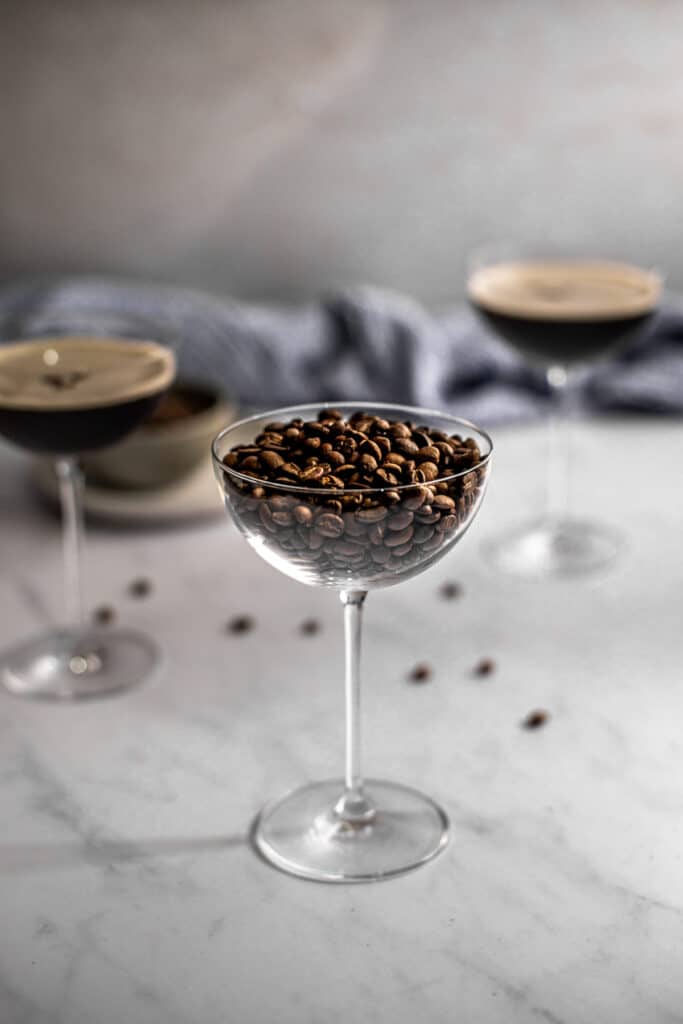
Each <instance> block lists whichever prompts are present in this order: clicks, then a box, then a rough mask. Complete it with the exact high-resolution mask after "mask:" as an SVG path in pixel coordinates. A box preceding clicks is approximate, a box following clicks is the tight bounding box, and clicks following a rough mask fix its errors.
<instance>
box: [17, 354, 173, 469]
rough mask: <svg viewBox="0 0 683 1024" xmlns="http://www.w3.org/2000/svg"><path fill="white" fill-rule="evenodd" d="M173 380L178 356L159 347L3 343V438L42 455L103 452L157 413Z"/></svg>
mask: <svg viewBox="0 0 683 1024" xmlns="http://www.w3.org/2000/svg"><path fill="white" fill-rule="evenodd" d="M174 376H175V359H174V356H173V353H172V352H171V351H170V349H167V348H165V347H164V346H163V345H159V344H157V343H156V342H153V341H144V340H132V339H131V340H129V339H123V338H92V337H80V336H78V337H53V338H50V337H46V338H40V339H32V340H28V341H18V342H10V343H7V344H0V434H2V435H4V437H5V438H7V440H9V441H11V442H12V443H14V444H17V445H19V446H20V447H22V448H26V449H29V450H31V451H36V452H42V453H52V454H64V455H66V454H74V453H78V452H85V451H91V450H94V449H97V448H104V447H106V446H107V445H110V444H114V443H115V442H116V441H119V440H120V439H121V438H122V437H124V436H125V435H126V434H128V433H129V432H130V431H131V430H133V429H134V428H135V427H136V426H137V425H138V424H139V423H141V422H142V420H144V419H145V418H146V417H147V416H148V415H149V414H150V413H151V412H152V410H153V409H154V407H155V405H156V403H157V402H158V400H159V399H160V398H161V396H162V395H163V394H164V392H165V391H166V390H167V389H168V387H169V386H170V384H171V383H172V381H173V378H174Z"/></svg>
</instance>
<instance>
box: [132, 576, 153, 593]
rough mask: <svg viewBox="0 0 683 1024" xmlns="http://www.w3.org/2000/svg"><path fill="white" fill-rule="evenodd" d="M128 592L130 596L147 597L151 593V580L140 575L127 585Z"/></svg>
mask: <svg viewBox="0 0 683 1024" xmlns="http://www.w3.org/2000/svg"><path fill="white" fill-rule="evenodd" d="M128 593H129V594H130V596H131V597H149V595H150V594H151V593H152V581H151V580H148V579H147V578H146V577H145V576H140V577H138V579H136V580H133V581H132V582H131V583H130V584H129V585H128Z"/></svg>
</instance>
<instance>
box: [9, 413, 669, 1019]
mask: <svg viewBox="0 0 683 1024" xmlns="http://www.w3.org/2000/svg"><path fill="white" fill-rule="evenodd" d="M496 441H497V443H498V453H497V458H496V463H495V465H494V471H493V476H492V483H491V490H490V494H489V496H488V498H487V502H486V504H485V508H484V510H483V511H482V513H481V516H480V519H479V522H478V523H477V524H476V525H475V527H474V528H473V530H472V532H471V533H470V534H469V535H468V536H467V538H466V539H465V541H464V542H463V544H462V546H461V547H460V549H458V550H456V551H455V552H454V553H453V554H452V555H451V556H450V557H449V558H448V559H447V560H446V561H445V562H443V563H442V564H441V565H440V566H438V567H437V568H436V569H435V570H434V571H433V572H432V573H430V574H426V575H424V576H422V577H420V578H418V579H416V580H414V581H412V582H410V583H408V584H405V585H404V586H400V587H397V588H395V589H394V590H388V591H385V592H383V593H380V594H377V595H375V596H374V597H371V598H370V600H369V601H368V606H367V616H366V627H367V636H366V640H367V643H366V656H365V677H366V688H365V742H366V764H367V768H368V771H369V772H370V773H373V774H377V775H384V776H387V777H391V778H395V779H397V780H403V781H406V782H408V783H412V784H414V785H416V786H419V787H422V788H424V789H425V790H426V791H428V792H429V793H430V794H432V795H433V796H435V797H436V798H438V799H439V800H440V801H442V802H443V803H444V805H445V806H446V807H447V809H448V811H449V813H450V814H451V816H452V820H453V841H452V844H451V845H450V847H449V848H448V849H447V851H446V852H445V854H444V855H443V856H442V857H440V858H439V859H437V860H436V861H434V862H433V863H432V864H430V865H428V866H426V867H425V868H422V869H421V870H419V871H416V872H414V873H413V874H411V875H407V876H405V877H403V878H399V879H396V880H393V881H390V882H384V883H380V884H376V885H368V886H351V887H343V886H340V887H335V886H325V885H319V884H313V883H307V882H303V881H299V880H296V879H292V878H289V877H287V876H285V875H283V874H280V873H279V872H277V871H275V870H273V869H272V868H270V867H268V866H267V865H265V864H263V863H262V862H261V861H260V860H258V859H257V858H256V856H255V855H254V854H253V853H252V852H251V850H250V848H249V847H248V845H247V844H246V843H245V832H246V830H247V828H248V825H249V822H250V819H251V817H252V815H253V813H254V812H255V811H256V809H257V808H258V807H259V806H260V805H261V803H262V802H263V801H264V800H265V799H266V798H268V797H271V796H273V795H275V794H277V793H279V792H280V791H281V790H283V789H286V788H288V787H289V786H291V785H293V784H296V783H298V782H300V781H303V780H306V779H310V778H315V777H325V776H328V775H329V774H330V773H336V772H337V770H338V768H339V767H340V761H341V756H342V729H341V718H340V716H341V712H342V687H341V663H340V659H341V654H342V643H341V632H340V625H341V624H340V609H339V608H338V606H337V601H336V598H335V597H334V595H333V594H322V595H321V594H320V593H317V592H315V591H313V590H309V589H307V588H305V587H303V586H300V585H297V584H295V583H293V582H291V581H290V580H288V579H286V578H284V577H280V576H278V575H277V574H276V573H275V572H274V571H273V570H272V569H270V568H269V567H268V566H266V565H265V564H261V563H260V562H259V561H258V559H257V557H256V556H255V555H254V554H253V553H252V552H251V551H249V549H248V548H247V546H246V545H245V544H244V542H243V541H242V540H241V539H240V538H239V537H238V536H237V534H236V533H235V532H233V530H232V528H231V527H229V526H228V525H227V524H225V523H223V522H222V521H221V520H218V521H217V522H216V524H215V525H210V526H203V527H201V528H190V529H186V530H182V531H173V532H166V533H144V534H142V533H135V532H130V531H128V532H125V533H123V532H121V533H115V532H108V531H105V530H103V529H94V530H93V531H92V532H91V537H90V545H89V552H90V558H89V569H90V598H91V603H97V602H100V601H111V602H112V603H113V604H115V605H116V606H117V608H118V609H119V611H120V615H121V619H122V621H125V622H126V623H131V624H132V623H135V624H136V625H139V626H141V627H144V628H145V629H147V630H149V631H150V632H152V633H153V634H154V635H155V636H157V637H158V639H159V641H160V642H161V643H162V644H163V646H164V648H165V651H166V661H165V665H164V668H163V670H162V671H161V672H160V673H159V675H158V676H157V678H156V680H155V681H154V682H153V683H151V684H150V685H148V686H146V687H145V688H143V689H140V690H139V691H137V692H135V693H132V694H129V695H127V696H125V697H123V698H118V699H111V700H107V701H103V702H101V703H98V704H90V705H82V706H64V707H59V706H45V705H40V704H32V703H26V702H22V701H19V700H17V699H14V698H10V697H9V696H5V697H2V698H0V820H1V821H2V830H1V834H0V914H1V927H0V1020H1V1021H2V1024H48V1022H49V1024H121V1022H124V1021H125V1022H126V1024H225V1022H233V1021H234V1022H240V1024H247V1022H248V1024H260V1022H271V1021H272V1022H278V1024H308V1022H310V1024H322V1022H324V1024H327V1022H336V1021H342V1020H343V1021H354V1022H366V1021H367V1022H374V1021H381V1022H385V1021H386V1022H389V1021H391V1022H392V1024H394V1022H413V1021H429V1022H430V1024H431V1022H444V1024H445V1022H449V1024H450V1022H454V1021H456V1022H463V1024H470V1022H484V1024H521V1022H524V1024H526V1022H529V1024H536V1022H550V1024H613V1022H614V1024H617V1022H618V1024H660V1022H661V1024H664V1022H667V1024H668V1022H672V1021H683V969H682V967H681V956H682V953H681V950H682V949H683V772H682V771H681V765H682V763H683V739H682V738H681V724H680V723H681V721H682V720H683V685H682V684H683V677H682V675H681V662H682V658H681V652H682V639H681V597H680V595H681V568H680V523H681V502H682V499H683V495H682V494H681V476H680V466H681V451H682V445H683V423H681V422H675V423H674V422H670V421H667V422H662V421H660V422H656V421H654V422H644V421H631V422H629V423H602V424H599V425H597V424H584V425H582V426H581V427H580V429H579V431H578V436H577V445H576V447H577V453H578V455H579V466H578V468H577V480H576V493H581V494H583V495H584V496H585V497H586V498H588V497H589V496H590V501H588V500H586V501H585V504H584V506H583V508H582V511H584V512H592V511H595V512H596V513H598V512H600V513H602V514H604V516H606V517H608V518H611V519H612V520H614V521H618V522H619V523H620V524H621V526H622V527H623V530H624V532H625V534H626V536H627V540H628V545H629V547H628V553H627V555H626V556H625V557H624V559H623V561H622V562H621V564H620V565H619V567H618V568H617V569H615V570H614V571H613V572H612V573H611V574H610V575H608V576H605V577H604V578H601V579H594V580H592V581H590V582H581V583H579V582H574V583H571V584H555V585H552V586H541V585H537V584H523V583H520V582H517V581H513V580H509V579H501V578H499V577H497V576H496V575H495V574H494V573H493V572H492V571H491V570H489V569H488V568H487V567H486V566H485V564H484V563H483V562H482V559H481V555H480V543H481V541H482V540H483V539H484V538H485V537H486V536H487V535H490V534H491V533H492V532H493V531H495V530H500V529H501V528H502V527H504V525H505V523H506V522H508V521H510V519H511V518H512V517H518V516H519V515H521V514H523V513H524V511H525V509H526V507H527V505H528V503H529V502H530V501H533V500H535V498H537V497H538V495H539V493H540V488H541V474H540V471H539V473H538V474H536V472H535V469H536V467H535V466H534V463H533V458H534V457H535V456H537V455H539V454H540V453H541V452H542V439H541V435H540V433H539V431H538V429H537V428H525V429H523V430H520V429H518V430H515V431H502V430H499V431H497V432H496ZM522 467H525V469H524V472H526V473H528V475H529V483H528V484H527V483H525V484H524V486H522V482H521V480H520V476H519V474H520V472H521V471H522ZM23 470H24V463H23V461H22V459H21V458H20V457H18V456H15V455H14V454H13V453H10V451H9V449H6V448H3V449H2V450H1V451H0V496H1V503H0V517H1V518H0V560H1V564H2V579H1V581H0V610H1V615H0V643H2V644H6V643H8V642H10V641H11V640H13V639H15V638H16V637H18V636H19V635H20V634H24V633H27V632H29V631H30V630H32V629H34V628H35V627H37V626H39V625H41V623H42V622H43V621H45V620H46V619H48V618H51V617H52V615H53V614H55V613H56V612H57V610H58V608H59V605H60V596H59V595H60V589H59V584H60V560H59V547H58V530H57V524H56V522H55V521H54V520H53V519H51V518H50V517H49V516H47V515H46V514H45V513H44V511H43V510H42V509H41V508H40V507H39V506H38V505H36V504H35V502H34V501H33V500H32V497H31V494H30V491H29V490H28V488H27V485H26V483H25V478H24V472H23ZM139 573H144V574H148V575H149V576H150V577H151V578H152V579H153V580H154V582H155V591H154V593H153V595H152V596H151V597H149V598H148V599H147V600H144V601H138V602H134V601H132V600H131V599H130V598H127V597H126V596H125V587H126V584H127V582H128V581H129V580H130V579H131V578H132V577H133V576H135V575H137V574H139ZM454 578H455V579H459V580H461V581H462V582H463V583H464V586H465V588H466V593H465V596H464V597H463V598H462V600H460V601H458V602H454V603H445V602H443V601H441V600H440V599H439V598H438V596H437V587H438V585H439V583H440V582H442V581H443V580H445V579H454ZM245 611H246V612H251V613H254V614H255V615H256V617H257V620H258V624H257V628H256V629H255V631H254V632H253V633H251V634H247V635H244V636H239V637H236V636H229V635H226V634H225V633H224V632H223V631H222V625H223V623H224V621H225V620H226V619H227V618H228V617H229V616H230V615H232V614H235V613H238V612H245ZM310 615H317V616H320V618H321V619H322V620H323V623H324V629H323V631H322V632H321V633H320V634H319V635H317V636H314V637H308V638H304V637H301V636H300V635H299V634H298V633H297V626H298V624H299V623H300V622H301V620H302V619H303V618H304V617H306V616H310ZM485 654H486V655H491V656H493V657H494V658H496V660H497V661H498V666H499V667H498V671H497V672H496V674H495V675H494V676H492V677H490V678H488V679H485V680H478V679H475V678H473V677H472V675H471V672H470V670H471V667H472V665H473V664H474V663H475V662H476V660H477V659H478V658H479V657H480V656H482V655H485ZM423 658H427V659H429V660H431V661H432V662H433V664H434V666H435V669H436V673H435V677H434V679H433V680H432V681H430V682H429V683H428V684H426V685H423V686H420V687H417V686H414V685H411V684H409V683H408V682H406V680H405V673H406V670H407V669H408V668H409V667H410V666H411V665H412V664H413V663H414V662H415V661H417V660H418V659H423ZM537 706H543V707H546V708H548V709H549V710H550V711H551V713H552V719H551V721H550V722H549V724H548V725H547V726H546V727H545V728H544V729H541V730H539V731H537V732H533V733H532V732H526V731H524V730H522V729H520V727H519V721H520V719H521V718H522V716H523V715H524V714H525V713H526V712H527V711H528V710H529V709H530V708H533V707H537Z"/></svg>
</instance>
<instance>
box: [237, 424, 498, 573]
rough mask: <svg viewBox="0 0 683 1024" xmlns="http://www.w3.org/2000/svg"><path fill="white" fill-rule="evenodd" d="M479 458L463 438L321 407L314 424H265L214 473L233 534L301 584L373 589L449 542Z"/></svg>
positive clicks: (466, 512) (463, 517) (469, 505)
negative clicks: (249, 540) (361, 584)
mask: <svg viewBox="0 0 683 1024" xmlns="http://www.w3.org/2000/svg"><path fill="white" fill-rule="evenodd" d="M481 461H482V455H481V452H480V451H479V448H478V447H477V444H476V442H475V441H474V440H472V439H471V438H464V439H463V438H462V437H461V436H460V435H458V434H453V435H449V434H447V433H444V432H443V431H440V430H433V429H431V428H429V427H427V426H420V425H415V424H414V423H412V422H410V421H393V420H387V419H382V418H381V417H379V416H374V415H370V414H369V413H365V412H356V413H354V414H353V415H352V416H351V417H350V418H349V419H348V420H346V419H344V417H343V416H342V414H341V413H340V412H338V411H336V410H334V409H323V410H322V411H321V412H320V414H319V416H318V418H317V419H316V420H303V419H300V418H296V419H292V420H289V421H288V422H273V423H268V424H267V425H266V426H265V427H264V429H263V431H262V432H261V433H260V434H259V435H258V436H257V437H256V438H255V439H254V442H253V444H239V445H236V446H235V447H234V448H232V449H231V450H230V451H229V452H228V453H227V454H226V455H225V457H224V459H223V462H224V464H225V466H226V467H227V468H228V469H230V470H232V471H233V472H231V473H227V472H226V473H224V474H223V476H224V482H225V488H226V492H227V493H228V494H229V496H230V499H231V500H230V507H231V509H232V511H233V514H234V516H235V519H236V520H237V523H238V525H239V526H240V528H241V529H242V530H243V531H244V532H245V533H246V534H247V535H248V536H253V535H254V534H257V535H259V537H260V538H261V539H262V540H263V541H265V542H266V544H267V545H268V546H269V547H272V548H274V549H278V550H279V553H281V554H282V555H284V556H286V558H287V559H288V561H290V562H293V563H294V564H295V565H296V567H297V569H298V575H300V576H301V577H302V579H306V578H308V579H309V580H310V581H311V582H313V581H318V582H320V581H322V582H325V581H328V582H331V583H334V582H337V581H341V582H343V581H344V580H345V579H357V580H362V581H365V582H372V581H377V580H381V579H382V578H385V577H389V576H391V575H393V574H395V573H397V572H401V573H405V572H406V571H409V570H410V569H411V568H412V567H414V566H417V565H418V564H419V563H423V562H424V561H425V560H427V559H428V558H431V557H432V556H434V555H435V553H436V552H437V550H438V549H440V548H442V547H443V546H444V545H446V544H448V543H449V542H451V541H453V540H455V538H456V537H457V536H458V535H459V533H460V532H461V531H462V529H463V527H464V526H465V525H466V524H467V522H468V520H469V518H470V516H471V514H472V512H473V510H474V508H475V506H476V503H477V501H478V498H479V496H480V493H481V489H482V485H483V483H484V480H485V476H486V473H487V468H488V467H487V465H486V463H485V464H484V465H481V464H480V463H481ZM468 470H471V471H470V472H468ZM236 474H243V476H242V477H241V476H239V475H236ZM453 474H459V475H453ZM449 477H450V479H449ZM269 484H271V485H272V484H275V485H285V486H286V487H288V488H291V490H286V489H284V487H282V486H280V487H277V486H275V487H273V486H268V485H269ZM298 488H300V489H301V490H297V489H298Z"/></svg>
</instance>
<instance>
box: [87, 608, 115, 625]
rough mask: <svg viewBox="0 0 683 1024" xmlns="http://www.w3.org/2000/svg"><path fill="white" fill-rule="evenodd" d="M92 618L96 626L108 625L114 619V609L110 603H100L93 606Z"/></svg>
mask: <svg viewBox="0 0 683 1024" xmlns="http://www.w3.org/2000/svg"><path fill="white" fill-rule="evenodd" d="M92 618H93V622H95V623H96V624H97V625H98V626H108V625H109V624H110V623H112V622H114V620H115V619H116V610H115V609H114V608H112V606H111V605H110V604H101V605H99V607H97V608H95V610H94V612H93V613H92Z"/></svg>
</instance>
